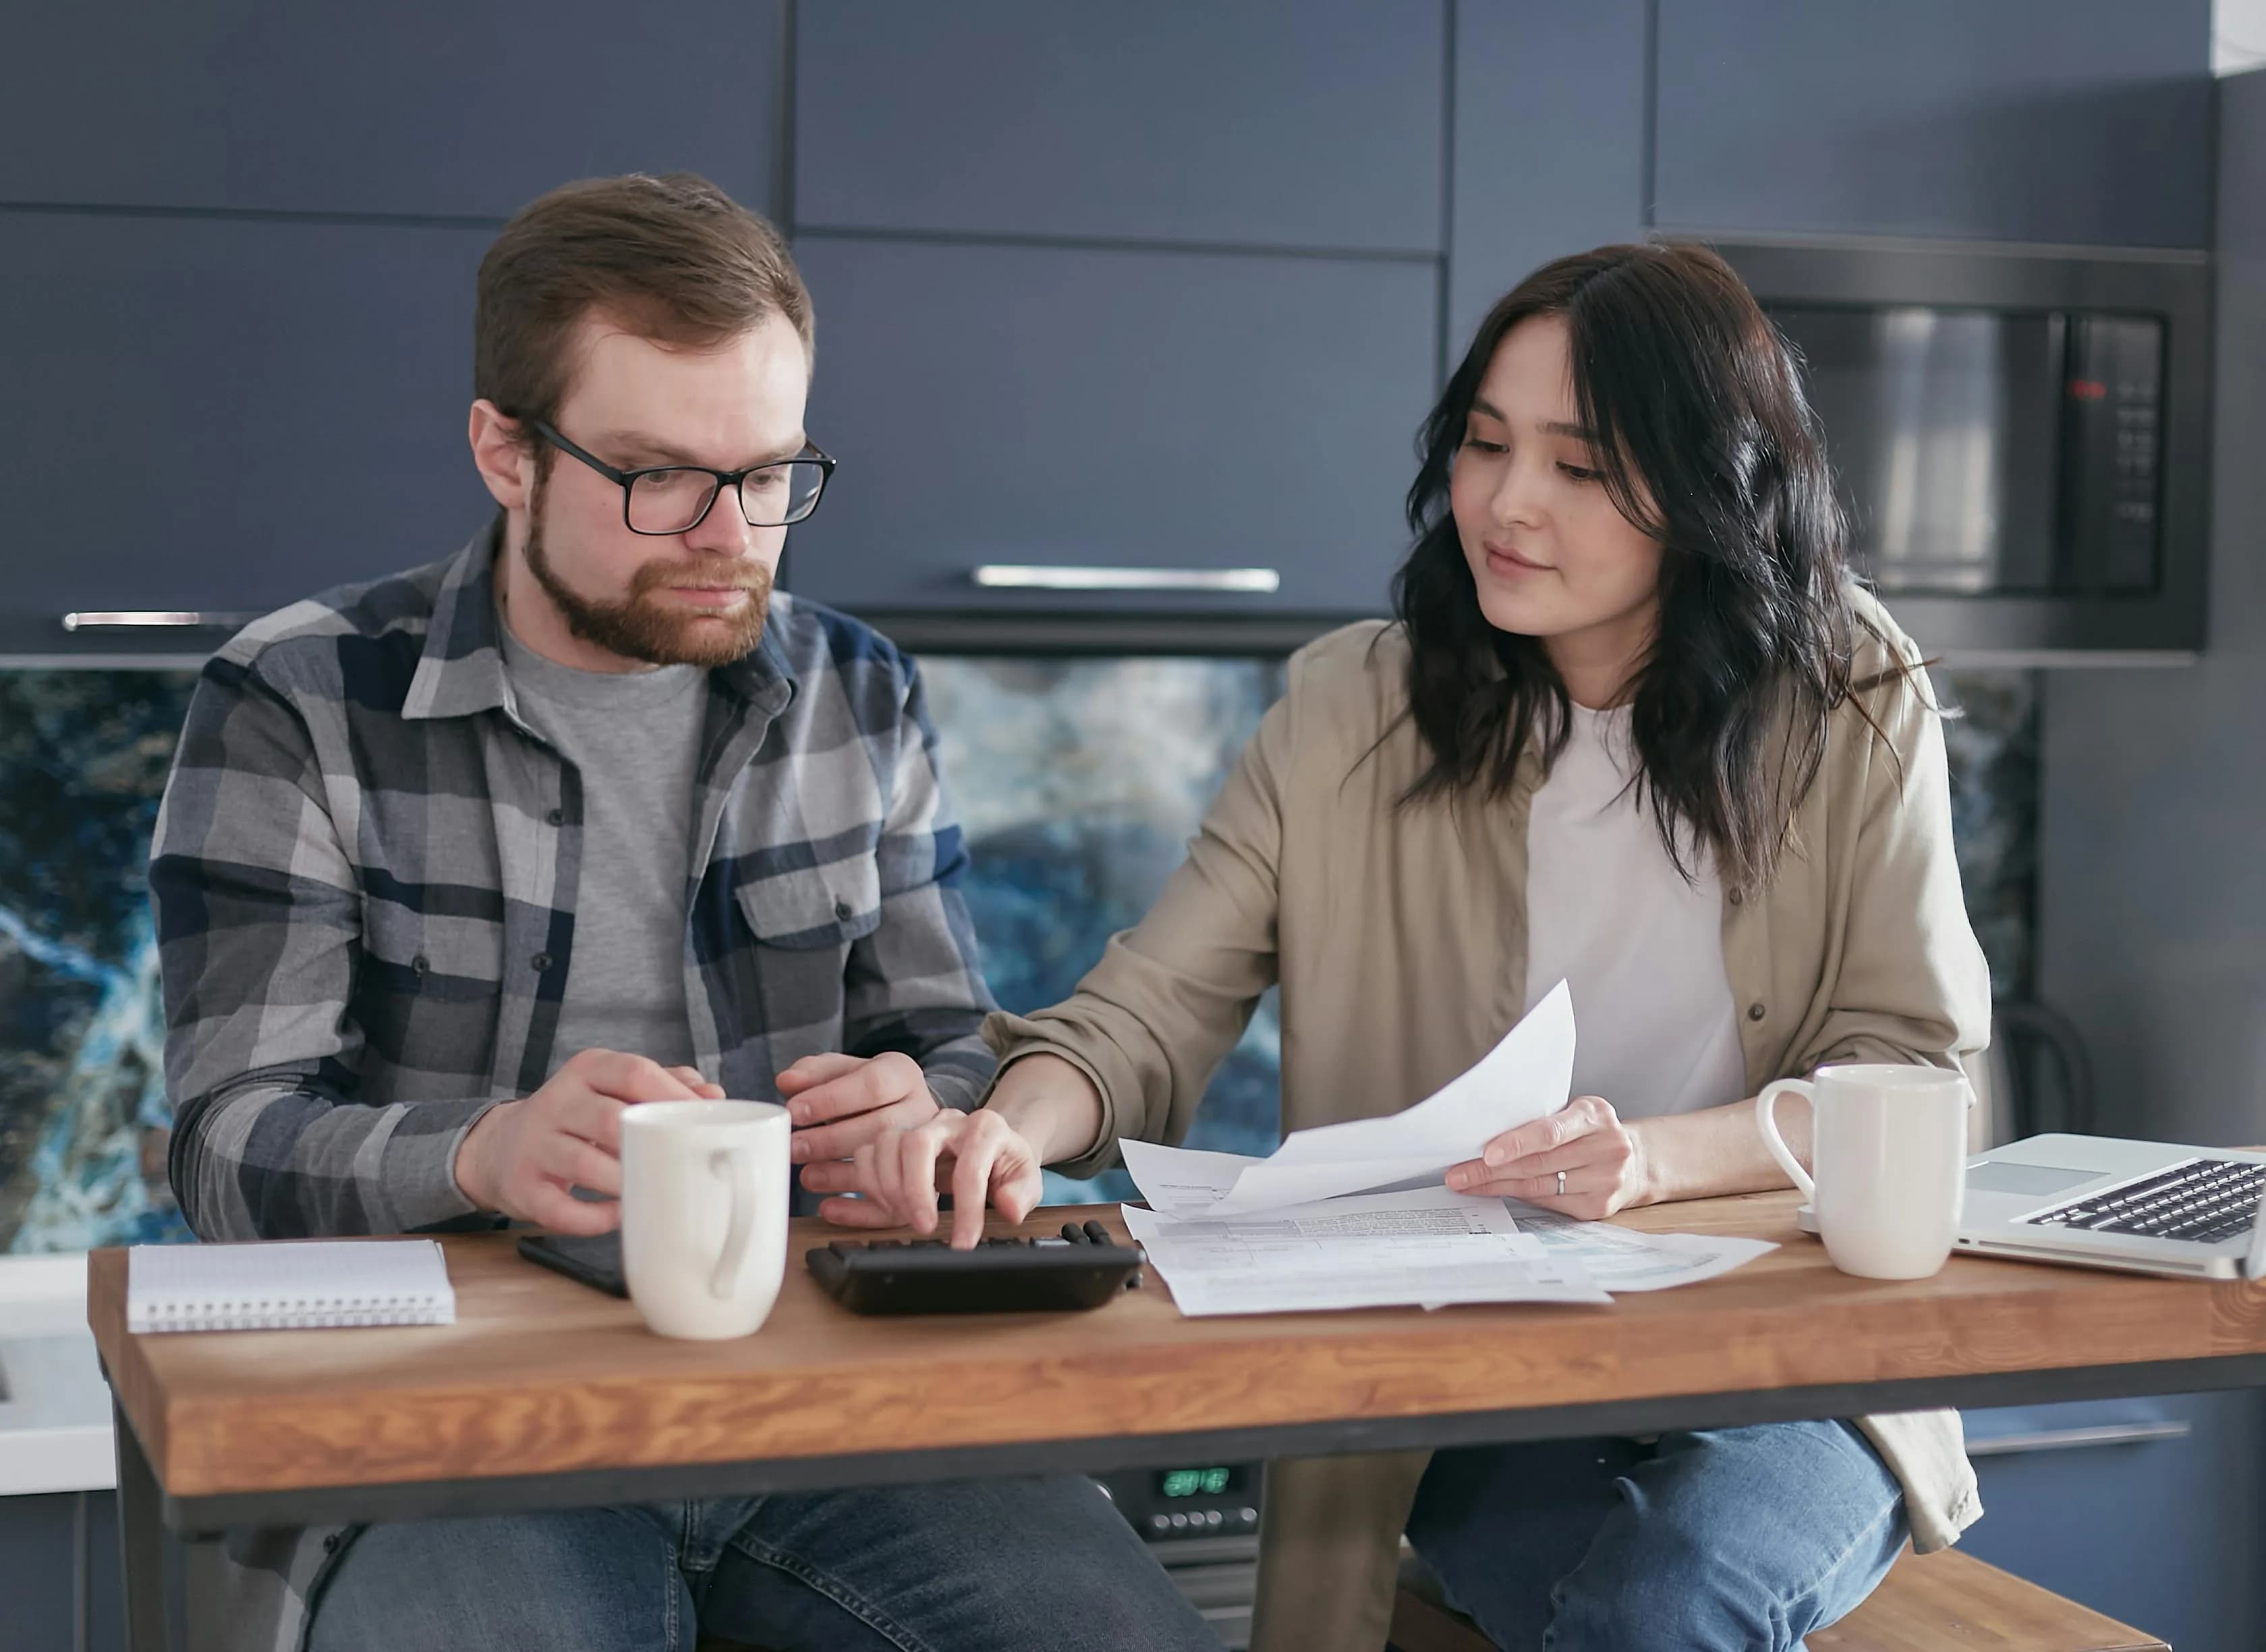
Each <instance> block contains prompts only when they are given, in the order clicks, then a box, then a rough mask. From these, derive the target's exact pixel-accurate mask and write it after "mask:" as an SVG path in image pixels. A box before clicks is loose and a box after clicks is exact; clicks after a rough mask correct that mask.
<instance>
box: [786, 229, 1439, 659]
mask: <svg viewBox="0 0 2266 1652" xmlns="http://www.w3.org/2000/svg"><path fill="white" fill-rule="evenodd" d="M797 252H798V255H799V256H800V259H801V261H802V267H803V271H804V274H805V275H806V276H807V277H808V280H809V281H810V284H811V287H812V289H813V291H814V293H815V295H816V303H817V307H818V314H819V318H820V323H819V332H818V357H817V378H816V381H815V384H814V386H813V390H812V396H811V410H810V418H809V428H810V431H811V435H812V437H813V439H814V440H815V441H816V442H819V444H820V445H822V446H823V447H825V448H827V449H828V450H830V451H831V452H833V453H834V454H836V456H837V457H838V458H839V459H840V460H841V469H840V471H838V472H837V475H836V477H835V480H834V484H833V486H831V487H830V489H829V490H828V493H827V496H826V501H825V504H824V507H823V508H822V509H821V510H820V511H819V512H818V514H817V515H815V517H813V518H812V519H811V521H810V522H809V523H808V524H806V525H805V526H803V527H800V528H798V529H796V530H794V535H793V540H792V542H791V545H790V548H789V553H788V554H789V565H788V579H789V583H790V585H791V586H792V588H793V589H795V590H798V591H801V592H805V593H808V594H809V595H811V596H817V597H819V598H821V599H822V600H824V601H827V602H830V603H837V604H840V605H843V606H846V607H849V608H852V609H854V610H861V611H872V610H952V609H971V608H979V607H980V608H983V609H986V610H990V611H993V612H1013V611H1018V610H1026V611H1027V610H1038V609H1046V610H1055V611H1071V612H1078V611H1085V612H1093V611H1096V610H1098V609H1112V610H1123V609H1125V608H1128V607H1137V608H1150V609H1162V610H1174V609H1181V610H1209V611H1211V612H1215V613H1217V612H1222V611H1224V612H1229V613H1246V612H1247V613H1254V614H1260V613H1268V612H1276V613H1324V614H1363V613H1373V612H1378V611H1380V610H1381V609H1382V606H1383V603H1384V598H1385V581H1386V579H1387V577H1388V576H1389V574H1390V573H1391V571H1392V567H1393V566H1394V565H1395V563H1396V562H1397V561H1398V560H1399V559H1400V554H1401V552H1402V551H1403V549H1404V547H1405V545H1406V541H1407V534H1406V531H1405V530H1404V529H1403V528H1402V526H1401V524H1400V520H1399V515H1398V501H1399V500H1400V495H1401V494H1402V493H1403V492H1405V490H1406V489H1407V485H1408V479H1409V477H1410V476H1411V475H1412V474H1413V469H1414V460H1413V458H1412V457H1410V455H1411V443H1412V439H1413V436H1414V430H1415V427H1416V424H1417V421H1418V420H1419V419H1420V418H1421V417H1422V414H1423V413H1424V411H1425V409H1426V407H1427V406H1428V404H1429V399H1430V398H1431V395H1432V389H1433V384H1432V359H1433V357H1432V350H1433V342H1434V333H1435V325H1436V313H1437V290H1438V289H1437V282H1436V278H1435V274H1434V271H1433V270H1432V268H1430V267H1418V266H1410V265H1406V264H1401V263H1398V262H1392V261H1385V260H1358V259H1342V260H1341V259H1318V258H1281V257H1254V256H1241V255H1236V256H1229V255H1221V254H1208V253H1184V252H1124V251H1114V250H1113V251H1104V250H1093V249H1074V248H1050V247H1034V246H1028V245H1012V246H998V245H958V244H939V243H913V242H874V241H867V240H862V239H835V238H827V237H822V236H806V237H804V238H802V240H801V241H800V244H799V245H798V247H797ZM987 566H1005V567H1047V568H1056V569H1059V568H1065V567H1068V568H1097V569H1104V570H1122V569H1151V570H1157V569H1165V570H1211V571H1217V570H1222V569H1230V568H1236V569H1268V570H1273V571H1275V572H1276V574H1278V575H1279V579H1280V588H1279V589H1278V590H1276V591H1275V592H1273V593H1272V594H1233V593H1231V594H1226V595H1220V594H1210V595H1198V596H1183V595H1176V594H1174V593H1173V592H1170V591H1166V592H1162V593H1153V592H1152V593H1142V594H1138V595H1136V596H1127V595H1125V594H1123V593H1119V594H1116V595H1115V596H1108V595H1099V594H1087V593H1080V592H1076V591H1071V592H1064V591H1061V590H1041V591H1017V590H998V589H986V588H983V587H982V586H980V585H979V584H978V583H977V582H976V577H975V574H976V569H977V568H979V567H987Z"/></svg>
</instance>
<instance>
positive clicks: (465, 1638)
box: [309, 1476, 1219, 1652]
mask: <svg viewBox="0 0 2266 1652" xmlns="http://www.w3.org/2000/svg"><path fill="white" fill-rule="evenodd" d="M699 1634H711V1635H716V1636H720V1637H721V1638H724V1639H727V1640H732V1641H752V1642H754V1643H756V1644H757V1645H759V1646H762V1647H764V1648H770V1649H771V1652H803V1649H804V1648H813V1649H814V1652H815V1649H816V1648H825V1652H977V1649H978V1648H981V1649H983V1652H995V1649H996V1652H1024V1648H1030V1649H1031V1652H1039V1649H1040V1648H1049V1649H1057V1648H1061V1649H1066V1648H1087V1647H1091V1648H1097V1649H1099V1648H1110V1649H1112V1652H1115V1648H1139V1649H1142V1652H1146V1649H1148V1648H1158V1649H1159V1652H1218V1648H1219V1641H1218V1640H1217V1637H1216V1636H1214V1635H1213V1634H1212V1633H1211V1631H1210V1629H1209V1628H1207V1627H1206V1626H1205V1625H1204V1622H1203V1619H1202V1618H1201V1617H1199V1616H1198V1615H1197V1614H1196V1612H1195V1608H1193V1607H1191V1606H1190V1605H1189V1604H1188V1602H1187V1601H1186V1600H1185V1599H1184V1598H1182V1597H1181V1593H1180V1591H1179V1590H1176V1589H1175V1588H1173V1584H1172V1582H1171V1580H1169V1579H1168V1578H1167V1577H1166V1575H1165V1574H1164V1571H1163V1569H1162V1568H1160V1567H1159V1565H1158V1564H1157V1562H1156V1561H1154V1560H1153V1559H1152V1558H1151V1556H1150V1554H1149V1553H1148V1551H1147V1549H1146V1547H1145V1546H1144V1545H1143V1543H1142V1541H1141V1539H1139V1538H1138V1537H1137V1536H1135V1535H1134V1532H1133V1530H1132V1528H1131V1527H1130V1526H1129V1525H1128V1524H1126V1523H1125V1520H1124V1517H1122V1516H1121V1515H1119V1514H1118V1513H1117V1511H1116V1510H1115V1509H1113V1508H1111V1507H1110V1504H1109V1500H1108V1498H1107V1497H1106V1496H1105V1495H1103V1494H1102V1492H1101V1489H1100V1487H1098V1486H1096V1485H1095V1484H1094V1483H1093V1481H1092V1480H1085V1479H1082V1478H1078V1477H1074V1476H1063V1477H1058V1478H1048V1479H1044V1480H969V1481H964V1482H954V1483H949V1484H943V1485H932V1486H907V1487H890V1488H878V1489H871V1490H857V1491H842V1492H819V1493H799V1494H795V1495H780V1496H771V1497H740V1498H731V1499H726V1500H720V1501H716V1502H691V1503H671V1504H663V1505H659V1506H654V1507H626V1508H614V1509H575V1510H571V1511H566V1512H560V1513H546V1514H530V1515H510V1516H501V1517H494V1518H489V1519H474V1520H430V1521H417V1522H411V1523H406V1524H398V1525H378V1526H370V1527H368V1528H366V1529H365V1530H363V1531H362V1532H361V1533H360V1534H359V1535H358V1536H357V1537H356V1538H355V1539H354V1540H353V1541H352V1542H351V1543H350V1544H349V1545H347V1546H345V1547H343V1548H342V1549H341V1551H340V1555H339V1558H338V1560H337V1561H336V1562H335V1565H334V1567H333V1570H332V1572H331V1575H329V1576H328V1578H327V1579H326V1580H325V1582H324V1583H322V1585H321V1586H320V1590H319V1592H318V1594H317V1596H316V1597H315V1602H314V1614H313V1628H312V1633H311V1638H310V1641H309V1645H310V1647H311V1648H312V1652H378V1649H379V1648H383V1649H384V1652H428V1648H429V1649H430V1652H441V1649H442V1648H448V1649H449V1652H460V1649H461V1648H471V1647H477V1648H481V1649H482V1652H514V1649H515V1648H527V1649H528V1652H537V1649H538V1648H539V1649H540V1652H581V1649H582V1648H589V1649H590V1652H601V1649H603V1652H691V1647H692V1646H693V1643H694V1641H695V1639H696V1638H697V1636H698V1635H699Z"/></svg>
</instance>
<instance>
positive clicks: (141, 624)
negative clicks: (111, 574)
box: [63, 608, 259, 631]
mask: <svg viewBox="0 0 2266 1652" xmlns="http://www.w3.org/2000/svg"><path fill="white" fill-rule="evenodd" d="M257 618H259V615H258V614H254V613H241V614H239V613H233V612H230V611H229V610H224V609H203V610H199V609H193V608H94V609H84V610H74V611H72V612H70V613H68V614H65V615H64V616H63V629H64V630H65V631H93V630H97V629H109V630H120V631H148V630H156V629H158V628H161V627H168V626H170V627H173V628H176V629H190V630H201V631H239V630H241V629H243V628H244V627H245V626H246V625H250V624H251V623H252V621H253V620H255V619H257Z"/></svg>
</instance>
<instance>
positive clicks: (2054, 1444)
mask: <svg viewBox="0 0 2266 1652" xmlns="http://www.w3.org/2000/svg"><path fill="white" fill-rule="evenodd" d="M2194 1431H2195V1430H2194V1429H2193V1428H2192V1427H2190V1426H2189V1424H2187V1423H2185V1422H2109V1423H2103V1424H2102V1425H2101V1426H2100V1427H2098V1428H2091V1429H2039V1430H2038V1431H2037V1432H2036V1433H2035V1434H2001V1435H1999V1436H1997V1437H1996V1438H1992V1439H1981V1440H1970V1441H1968V1442H1967V1455H1968V1456H1970V1457H2013V1456H2014V1455H2016V1454H2017V1453H2018V1452H2022V1451H2077V1450H2079V1449H2080V1448H2081V1447H2084V1446H2088V1445H2142V1444H2146V1443H2147V1442H2148V1441H2150V1440H2184V1439H2185V1438H2187V1437H2188V1436H2189V1435H2190V1434H2192V1433H2193V1432H2194Z"/></svg>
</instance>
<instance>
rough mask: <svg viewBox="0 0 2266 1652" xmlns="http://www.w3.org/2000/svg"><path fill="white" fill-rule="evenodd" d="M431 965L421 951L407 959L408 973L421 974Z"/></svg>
mask: <svg viewBox="0 0 2266 1652" xmlns="http://www.w3.org/2000/svg"><path fill="white" fill-rule="evenodd" d="M432 967H433V966H432V964H431V963H430V962H429V961H427V959H426V956H425V954H423V953H421V952H420V953H419V954H417V955H416V956H415V957H414V958H412V959H411V960H410V961H409V973H410V974H411V975H413V976H421V975H423V974H424V973H425V972H426V971H427V970H428V969H431V968H432Z"/></svg>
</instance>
